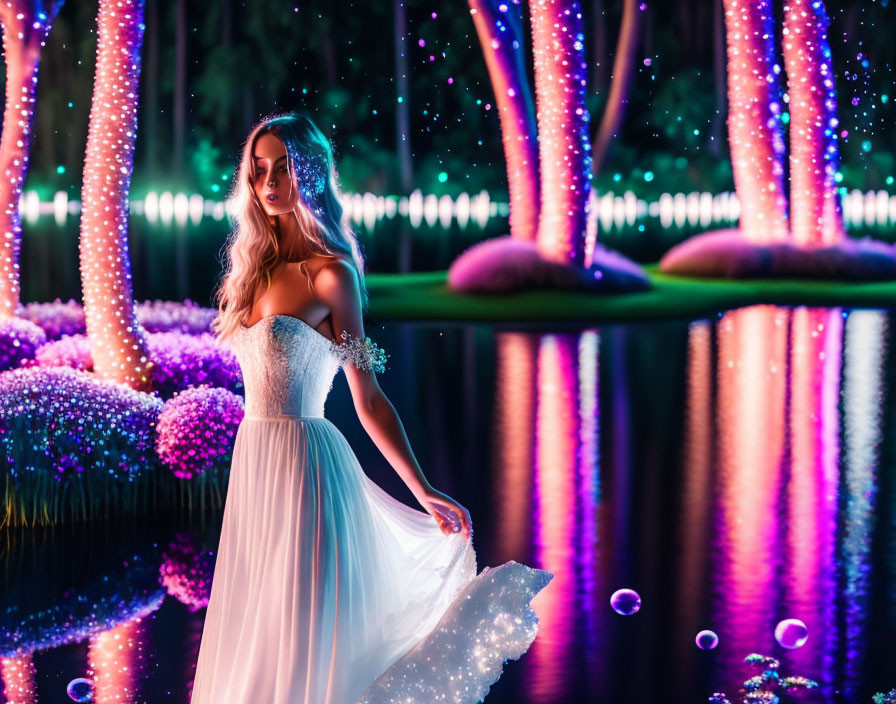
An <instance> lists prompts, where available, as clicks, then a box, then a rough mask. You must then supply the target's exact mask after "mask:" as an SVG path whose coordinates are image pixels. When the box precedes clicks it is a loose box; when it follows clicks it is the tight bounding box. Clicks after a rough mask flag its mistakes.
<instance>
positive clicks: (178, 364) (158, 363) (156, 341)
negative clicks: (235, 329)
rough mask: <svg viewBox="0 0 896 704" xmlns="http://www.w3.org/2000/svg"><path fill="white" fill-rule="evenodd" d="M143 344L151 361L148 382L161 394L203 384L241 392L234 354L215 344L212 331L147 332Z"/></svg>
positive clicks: (238, 369)
mask: <svg viewBox="0 0 896 704" xmlns="http://www.w3.org/2000/svg"><path fill="white" fill-rule="evenodd" d="M146 344H147V348H148V350H147V351H148V353H149V358H150V359H151V360H152V361H153V364H154V365H155V366H154V367H153V370H152V386H153V389H154V390H156V391H157V392H158V393H159V395H160V396H161V397H162V398H165V399H167V398H171V397H172V396H174V394H176V393H177V392H178V391H183V390H184V389H187V388H190V387H193V386H202V385H203V384H205V385H208V386H216V387H221V388H224V389H227V390H228V391H232V392H234V393H240V394H241V393H242V392H243V374H242V371H241V370H240V366H239V363H238V362H237V360H236V355H235V354H234V353H233V351H232V350H231V349H230V348H227V347H224V346H222V345H220V344H218V342H217V341H216V340H215V336H214V335H211V334H209V333H202V334H200V335H187V334H185V333H180V332H160V333H155V334H150V335H148V336H147V339H146Z"/></svg>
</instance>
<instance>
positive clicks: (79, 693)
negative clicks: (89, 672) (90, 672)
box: [65, 677, 93, 702]
mask: <svg viewBox="0 0 896 704" xmlns="http://www.w3.org/2000/svg"><path fill="white" fill-rule="evenodd" d="M65 691H66V692H67V693H68V696H69V698H70V699H72V700H73V701H76V702H90V701H93V680H88V679H85V678H83V677H77V678H75V679H73V680H72V681H71V682H69V683H68V687H66V688H65Z"/></svg>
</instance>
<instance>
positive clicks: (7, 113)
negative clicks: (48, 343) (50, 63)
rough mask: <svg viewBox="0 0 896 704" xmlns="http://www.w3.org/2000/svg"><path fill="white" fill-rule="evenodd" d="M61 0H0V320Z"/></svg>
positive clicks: (16, 291)
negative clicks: (42, 66)
mask: <svg viewBox="0 0 896 704" xmlns="http://www.w3.org/2000/svg"><path fill="white" fill-rule="evenodd" d="M62 4H63V3H62V1H61V0H60V1H58V2H50V3H48V4H47V6H46V8H45V7H44V3H43V2H40V0H12V1H9V2H5V3H0V24H2V26H3V52H4V57H3V58H4V60H5V62H6V107H5V109H4V112H3V136H2V138H0V168H2V170H3V171H2V173H3V177H2V178H0V232H2V233H3V236H2V239H0V319H3V318H8V317H10V316H12V315H15V313H16V310H17V309H18V307H19V305H20V303H21V285H20V278H19V252H20V249H21V244H22V222H21V218H20V216H19V196H20V194H21V193H22V186H23V185H24V184H25V178H26V176H27V175H28V152H29V148H30V147H31V129H32V124H33V122H34V96H35V91H36V90H37V70H38V66H39V63H40V51H41V49H42V48H43V46H44V42H45V41H46V38H47V34H48V33H49V31H50V25H51V24H52V22H53V20H54V19H55V18H56V15H57V14H58V13H59V8H60V7H62Z"/></svg>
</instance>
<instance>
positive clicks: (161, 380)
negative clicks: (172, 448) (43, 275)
mask: <svg viewBox="0 0 896 704" xmlns="http://www.w3.org/2000/svg"><path fill="white" fill-rule="evenodd" d="M146 345H147V352H148V353H149V358H150V359H151V360H152V361H153V364H154V366H153V368H152V372H151V373H152V385H153V390H154V391H156V392H157V393H158V394H159V395H160V396H161V397H162V398H163V399H169V398H171V397H172V396H174V394H176V393H177V392H178V391H183V390H184V389H187V388H190V387H193V386H201V385H202V384H207V385H209V386H218V387H222V388H225V389H228V390H230V391H232V392H234V393H240V394H241V393H242V391H243V375H242V372H241V370H240V366H239V363H238V362H237V359H236V355H235V354H234V353H233V351H232V350H231V349H230V348H228V347H224V346H222V345H220V344H218V342H217V341H216V340H215V336H214V335H211V334H209V333H202V334H199V335H188V334H185V333H179V332H160V333H150V334H147V336H146ZM35 358H36V360H37V363H38V364H40V365H41V366H44V367H71V368H73V369H82V370H85V371H90V370H92V369H93V356H92V355H91V352H90V344H89V342H88V339H87V337H86V336H85V335H70V336H67V337H63V338H62V339H60V340H54V341H52V342H48V343H46V344H45V345H43V346H41V347H40V348H39V349H38V350H37V352H36V354H35Z"/></svg>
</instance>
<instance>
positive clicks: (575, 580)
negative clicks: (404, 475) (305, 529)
mask: <svg viewBox="0 0 896 704" xmlns="http://www.w3.org/2000/svg"><path fill="white" fill-rule="evenodd" d="M892 337H893V334H892V326H891V325H890V318H889V316H888V315H887V314H885V313H882V312H878V311H865V310H861V311H847V310H841V309H821V308H794V309H790V308H778V307H773V306H756V307H751V308H744V309H740V310H736V311H731V312H728V313H725V314H724V315H721V316H718V317H715V318H713V319H711V320H700V321H696V322H692V323H686V322H681V323H678V322H665V323H657V324H640V325H631V326H625V325H615V326H608V327H600V328H597V327H593V328H588V329H586V330H583V331H579V332H568V331H563V332H551V333H538V332H520V331H513V332H510V331H498V332H494V333H492V332H491V331H489V330H487V329H485V328H475V327H468V328H454V329H451V328H446V329H443V330H438V331H435V330H432V329H427V328H423V327H420V326H392V327H387V328H386V329H385V330H383V331H382V332H381V334H380V335H379V339H380V340H381V341H382V343H383V344H384V345H385V346H387V347H389V348H390V350H391V352H392V354H393V360H394V364H393V368H395V369H399V370H401V373H399V374H395V375H394V378H392V377H390V375H388V374H386V375H383V376H382V378H381V384H382V386H383V388H384V389H385V390H386V393H387V394H388V395H390V397H391V398H393V399H394V400H395V402H396V406H397V407H399V411H400V413H401V416H402V418H403V420H404V421H405V425H406V428H407V430H408V434H409V436H410V438H411V440H412V444H413V446H414V448H415V451H416V453H417V455H418V457H419V458H420V461H421V464H422V466H423V467H424V469H426V468H427V467H429V468H432V469H431V471H428V472H427V474H428V476H430V479H431V481H433V483H434V484H435V485H436V486H438V487H439V488H442V489H443V490H445V491H446V492H447V493H449V494H451V495H453V496H456V497H457V498H458V499H460V500H461V501H462V502H463V503H465V504H466V505H467V506H468V507H469V508H470V510H471V514H472V516H473V520H474V525H476V542H477V551H478V552H479V554H480V564H481V566H482V565H485V564H498V563H500V562H504V561H507V560H510V559H515V560H518V561H525V562H527V563H528V564H532V565H534V566H538V567H541V568H544V569H547V570H550V571H551V572H552V573H554V575H555V577H554V581H553V582H552V583H551V585H550V586H549V587H548V588H547V589H545V590H544V591H543V592H542V593H540V594H539V595H538V596H537V597H536V599H535V601H534V602H533V606H534V608H535V610H536V612H537V613H538V615H539V618H540V630H539V634H538V637H537V639H536V641H535V643H534V644H533V646H532V648H531V649H530V651H529V652H528V653H527V654H526V655H525V656H524V657H523V659H522V660H520V661H519V662H518V663H508V665H507V668H506V670H507V674H506V675H505V677H504V678H503V679H502V680H501V681H500V682H499V683H498V684H497V685H495V687H494V688H493V690H492V693H491V694H490V695H489V697H488V699H487V700H486V701H487V702H494V703H495V704H500V703H501V702H514V703H521V704H544V703H551V704H554V703H556V704H564V703H565V702H582V701H596V702H599V701H612V702H614V703H615V702H651V703H652V702H657V701H663V702H701V701H706V698H707V696H708V695H709V694H710V693H712V692H714V691H725V692H727V693H728V695H729V697H731V698H732V699H733V700H736V701H739V697H737V696H736V695H737V690H738V689H739V688H740V686H741V684H742V683H743V681H744V680H745V679H746V678H747V677H748V676H749V675H751V674H753V673H752V672H750V671H749V670H748V668H747V667H746V666H745V665H744V663H743V658H744V657H745V656H746V655H747V654H749V653H751V652H761V653H764V654H768V655H773V656H775V657H777V658H780V659H781V661H782V671H784V672H786V673H787V674H798V675H803V676H806V677H811V678H813V679H816V680H817V681H818V682H819V683H820V691H818V692H816V693H814V694H810V695H808V696H805V697H803V698H802V700H803V701H825V702H837V703H841V702H844V703H846V702H848V703H849V704H852V702H856V703H858V702H865V703H870V701H871V694H872V693H874V692H875V691H887V690H889V689H891V688H893V687H896V658H894V656H893V655H892V648H891V643H892V641H893V638H894V636H896V412H894V411H896V383H894V382H896V375H894V374H892V373H891V372H890V371H889V367H890V366H891V359H892V355H893V344H892ZM458 349H460V350H462V351H463V352H464V354H463V355H461V357H460V358H461V359H463V363H462V365H461V366H459V367H458V366H454V367H448V366H447V365H448V364H454V365H456V364H457V362H456V360H457V358H458V355H457V351H458ZM449 360H450V361H449ZM442 369H450V372H449V371H445V372H441V371H439V372H437V370H442ZM459 378H460V379H461V380H462V383H457V381H458V379H459ZM390 385H391V387H390ZM409 388H412V389H414V390H415V392H414V393H407V389H409ZM458 409H463V410H462V412H458ZM350 414H351V399H350V397H349V396H348V392H347V389H341V388H340V385H339V384H337V386H336V387H334V391H333V396H332V397H331V400H330V401H329V402H328V406H327V415H328V416H329V417H331V418H332V419H333V420H334V422H336V424H337V425H339V426H340V427H341V428H342V429H343V432H345V434H346V436H347V437H348V439H349V441H350V442H351V444H352V446H353V447H355V448H356V452H357V453H358V456H359V459H361V461H362V464H364V466H365V467H368V468H369V472H368V473H369V474H371V476H373V477H374V478H375V479H376V480H378V481H380V483H382V484H383V485H384V487H386V488H387V489H389V490H391V491H393V492H396V493H399V492H400V490H401V488H400V487H398V486H397V485H396V484H395V482H397V481H398V480H397V478H396V477H394V476H391V473H390V472H387V471H381V470H382V468H383V466H384V465H383V464H382V463H383V460H382V458H381V457H379V456H378V455H377V454H376V453H377V451H376V450H375V448H374V447H373V446H372V445H370V443H369V442H367V443H366V444H365V442H366V441H365V440H364V436H363V429H361V428H360V426H355V425H353V424H352V422H348V421H347V419H349V420H350V419H351V416H350ZM455 417H456V418H457V419H458V420H456V421H452V420H451V419H452V418H455ZM470 458H481V464H482V470H481V471H479V470H478V469H476V468H475V467H470V466H469V461H470ZM390 482H392V483H391V484H390ZM215 520H216V519H212V520H211V525H210V526H209V525H207V524H206V523H203V524H202V525H201V526H197V525H190V526H188V528H187V529H184V528H183V527H179V528H178V529H177V531H176V530H175V527H174V526H166V527H164V528H161V527H156V528H153V529H152V530H148V531H144V532H143V533H140V535H141V536H142V537H137V534H136V533H134V534H133V535H131V536H130V537H129V535H130V534H127V532H126V531H122V532H121V533H120V534H119V533H110V532H109V531H105V532H103V531H100V532H99V533H96V532H93V533H90V532H89V531H82V532H83V535H82V537H81V538H79V540H80V542H76V543H71V542H66V540H68V541H71V540H74V538H72V537H71V536H69V538H66V539H65V540H61V539H60V540H56V542H53V543H49V542H46V541H44V542H41V541H40V540H34V539H33V538H32V539H28V540H25V539H23V538H22V536H21V535H13V534H3V535H2V536H0V537H3V540H0V564H2V565H3V568H4V569H3V571H2V572H0V576H2V579H3V580H4V583H3V587H2V589H0V618H2V619H3V621H2V622H0V636H2V640H0V643H2V645H3V646H4V647H3V649H2V653H0V654H3V655H5V656H6V657H4V658H2V659H0V665H2V667H0V673H2V677H3V683H4V686H5V688H6V691H7V692H8V693H11V692H17V694H16V695H13V697H12V698H9V699H4V698H3V696H0V703H2V702H6V701H15V702H16V703H17V704H19V703H20V702H21V703H24V702H28V703H29V704H33V703H36V702H64V701H67V698H66V696H65V687H66V684H67V683H68V682H70V681H71V680H72V679H74V678H76V677H87V678H89V679H91V680H92V681H94V682H95V686H96V697H95V699H96V701H104V702H115V701H122V702H124V701H133V702H141V701H147V702H152V703H153V704H155V703H156V702H169V701H170V702H179V703H180V702H186V701H188V692H189V687H190V681H191V679H192V673H193V667H194V663H195V657H196V649H197V647H198V642H199V635H200V633H201V627H202V618H203V617H204V608H202V605H203V604H204V600H203V597H204V595H205V594H206V592H207V588H208V583H207V579H208V577H209V576H210V575H209V574H207V573H208V572H209V571H210V570H211V568H212V565H213V560H212V559H211V556H212V555H213V552H212V550H213V548H214V546H215V545H216V542H217V533H216V530H217V526H216V524H215ZM78 532H79V531H73V533H78ZM88 534H89V535H88ZM75 544H76V545H78V546H82V547H81V548H73V547H72V545H75ZM79 550H80V552H79ZM75 556H77V558H78V559H77V560H76V559H75ZM138 563H139V565H140V566H141V569H140V570H135V569H134V567H135V565H137V564H138ZM37 584H40V585H41V586H40V588H35V586H34V585H37ZM623 588H630V589H634V590H636V591H637V592H638V594H639V595H640V596H641V598H642V606H641V608H640V610H639V611H638V612H637V613H634V614H632V615H630V616H622V615H619V614H617V613H616V612H614V611H613V609H612V608H611V607H610V603H609V600H610V595H611V594H613V593H614V592H615V591H617V590H619V589H623ZM26 614H39V615H40V617H39V618H37V617H35V619H32V621H31V624H32V626H34V627H32V628H29V629H24V630H20V632H19V633H18V634H16V633H13V632H11V630H10V628H9V626H10V624H11V623H12V622H14V621H16V620H17V619H18V620H21V619H22V618H24V616H25V615H26ZM787 618H797V619H800V620H802V621H803V622H805V624H806V626H807V627H808V632H809V637H808V640H807V641H806V643H805V645H803V646H802V647H800V648H797V649H794V650H786V649H784V648H782V647H781V646H780V645H778V643H777V642H776V641H775V636H774V630H775V626H776V624H777V623H779V622H780V621H781V620H783V619H787ZM40 619H44V620H43V621H41V620H40ZM66 623H68V624H70V625H69V626H66V625H65V624H66ZM35 624H36V625H35ZM41 629H42V630H41ZM707 629H708V630H712V631H714V632H715V633H716V634H718V638H719V643H718V646H717V647H716V648H714V649H708V650H701V649H700V648H698V647H697V645H696V643H695V637H696V635H697V633H698V632H700V631H702V630H707ZM29 643H31V644H32V645H33V646H34V647H32V648H29V647H28V645H29ZM119 646H122V647H119Z"/></svg>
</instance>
